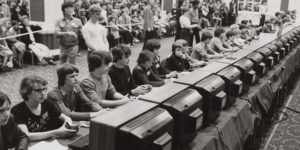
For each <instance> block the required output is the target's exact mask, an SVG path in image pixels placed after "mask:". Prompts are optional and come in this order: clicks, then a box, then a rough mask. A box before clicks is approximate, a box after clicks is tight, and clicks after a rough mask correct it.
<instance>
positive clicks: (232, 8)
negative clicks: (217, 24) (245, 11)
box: [229, 0, 237, 25]
mask: <svg viewBox="0 0 300 150" xmlns="http://www.w3.org/2000/svg"><path fill="white" fill-rule="evenodd" d="M236 7H237V5H236V0H231V2H230V3H229V25H232V24H235V22H236V17H237V12H236V10H237V8H236Z"/></svg>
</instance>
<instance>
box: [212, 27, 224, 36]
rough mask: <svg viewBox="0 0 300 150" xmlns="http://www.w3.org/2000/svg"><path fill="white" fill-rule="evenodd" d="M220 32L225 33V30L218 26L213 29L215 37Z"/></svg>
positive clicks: (219, 34)
mask: <svg viewBox="0 0 300 150" xmlns="http://www.w3.org/2000/svg"><path fill="white" fill-rule="evenodd" d="M222 33H225V30H224V29H223V28H218V29H216V30H215V33H214V35H215V37H220V36H221V34H222Z"/></svg>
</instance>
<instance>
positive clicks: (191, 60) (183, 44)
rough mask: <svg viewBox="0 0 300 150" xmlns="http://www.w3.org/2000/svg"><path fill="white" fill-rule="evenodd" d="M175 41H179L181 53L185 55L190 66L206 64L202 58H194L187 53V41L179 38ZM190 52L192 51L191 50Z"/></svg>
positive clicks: (195, 66)
mask: <svg viewBox="0 0 300 150" xmlns="http://www.w3.org/2000/svg"><path fill="white" fill-rule="evenodd" d="M176 42H178V43H181V44H182V46H183V48H182V53H183V54H184V55H185V57H186V59H187V60H188V61H189V63H190V65H191V67H192V68H197V67H203V66H206V65H207V64H206V62H204V61H202V60H197V59H195V58H192V57H191V56H190V55H189V54H188V49H189V48H190V47H189V45H188V43H187V42H186V41H185V40H182V39H179V40H177V41H176ZM191 53H192V52H191Z"/></svg>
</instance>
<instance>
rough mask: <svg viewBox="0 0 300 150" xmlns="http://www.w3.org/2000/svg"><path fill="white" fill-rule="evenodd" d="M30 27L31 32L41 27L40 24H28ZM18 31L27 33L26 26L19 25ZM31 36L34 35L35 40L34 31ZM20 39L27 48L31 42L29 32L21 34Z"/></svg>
mask: <svg viewBox="0 0 300 150" xmlns="http://www.w3.org/2000/svg"><path fill="white" fill-rule="evenodd" d="M30 28H31V30H32V32H34V31H37V30H41V29H42V28H41V27H40V26H34V25H30ZM20 33H21V34H23V33H28V30H27V29H26V27H25V26H24V25H22V26H21V28H20ZM33 36H34V38H35V40H37V34H36V33H34V34H33ZM20 40H21V42H23V43H24V44H25V45H26V48H27V49H28V46H29V45H30V44H32V41H31V40H30V36H29V34H27V35H23V36H21V37H20Z"/></svg>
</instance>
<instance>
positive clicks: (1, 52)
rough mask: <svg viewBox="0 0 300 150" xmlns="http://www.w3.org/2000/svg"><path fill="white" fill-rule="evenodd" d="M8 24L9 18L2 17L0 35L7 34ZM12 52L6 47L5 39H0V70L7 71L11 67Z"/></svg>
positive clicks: (4, 35)
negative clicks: (0, 60) (0, 61)
mask: <svg viewBox="0 0 300 150" xmlns="http://www.w3.org/2000/svg"><path fill="white" fill-rule="evenodd" d="M9 26H10V20H9V19H8V18H4V19H3V23H2V24H0V37H6V36H7V30H8V28H9ZM13 56H14V55H13V52H12V51H11V49H10V48H9V47H8V45H7V43H6V40H0V57H2V59H3V60H2V63H0V64H2V66H0V67H1V68H0V69H1V70H3V71H8V70H11V68H12V67H13Z"/></svg>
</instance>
